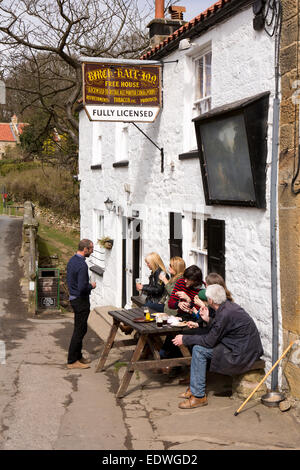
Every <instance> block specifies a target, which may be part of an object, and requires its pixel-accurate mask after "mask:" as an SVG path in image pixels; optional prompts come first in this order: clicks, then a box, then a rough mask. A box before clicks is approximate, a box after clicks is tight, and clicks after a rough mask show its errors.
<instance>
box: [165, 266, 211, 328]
mask: <svg viewBox="0 0 300 470" xmlns="http://www.w3.org/2000/svg"><path fill="white" fill-rule="evenodd" d="M204 288H205V285H204V283H203V279H202V271H201V269H200V268H198V266H196V265H195V264H194V265H192V266H189V267H188V268H187V269H185V271H184V273H183V277H182V278H180V279H178V281H177V282H176V284H175V286H174V289H173V291H172V294H171V296H170V299H169V302H168V306H169V308H171V309H173V310H175V309H177V315H178V316H179V317H181V318H182V320H187V321H189V320H191V319H192V317H191V315H192V314H193V312H192V309H193V307H194V298H195V296H196V295H198V293H199V291H200V289H204Z"/></svg>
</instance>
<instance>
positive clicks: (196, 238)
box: [191, 214, 207, 277]
mask: <svg viewBox="0 0 300 470" xmlns="http://www.w3.org/2000/svg"><path fill="white" fill-rule="evenodd" d="M191 252H192V255H193V262H194V264H196V265H197V266H199V268H201V270H202V273H203V277H205V276H206V275H207V220H206V219H205V218H204V216H201V215H198V214H193V218H192V248H191Z"/></svg>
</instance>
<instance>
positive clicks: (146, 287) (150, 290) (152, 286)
mask: <svg viewBox="0 0 300 470" xmlns="http://www.w3.org/2000/svg"><path fill="white" fill-rule="evenodd" d="M145 263H146V265H147V266H148V268H149V269H150V270H151V274H150V276H149V283H148V284H139V283H137V284H136V288H137V290H138V291H140V292H142V294H145V295H146V303H145V305H146V306H147V307H150V308H153V309H155V310H157V311H161V312H163V306H164V304H159V301H160V299H161V298H162V296H163V294H164V292H165V286H164V283H163V281H162V280H161V279H160V278H159V275H160V274H161V273H162V272H163V273H165V274H166V268H165V265H164V263H163V260H162V259H161V257H160V256H159V254H158V253H155V252H152V253H149V254H148V255H147V256H146V258H145ZM166 277H167V279H168V275H167V274H166ZM157 307H158V308H157Z"/></svg>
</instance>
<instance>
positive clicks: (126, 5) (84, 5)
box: [0, 0, 150, 144]
mask: <svg viewBox="0 0 300 470" xmlns="http://www.w3.org/2000/svg"><path fill="white" fill-rule="evenodd" d="M149 7H150V5H149V3H146V7H144V9H142V10H141V9H139V8H138V0H51V1H47V0H0V44H2V49H3V50H2V52H1V64H2V67H4V68H5V71H6V78H7V80H6V85H7V89H8V100H10V101H11V103H14V106H15V108H18V112H19V113H21V114H22V115H23V120H24V116H25V117H26V118H27V120H28V121H30V120H31V119H34V117H33V116H34V115H35V114H38V113H42V114H43V116H44V118H45V119H44V124H45V126H46V127H45V129H46V130H49V131H50V130H52V129H53V127H55V128H56V129H57V130H58V132H59V133H61V134H68V136H69V137H70V138H71V139H72V140H73V142H74V144H77V141H78V116H77V115H76V104H77V101H78V99H79V98H80V97H81V82H82V78H81V62H80V60H79V57H80V56H95V57H96V56H102V57H121V56H122V57H126V58H134V57H138V56H139V55H140V53H141V52H142V51H143V50H144V49H145V48H146V47H147V44H148V32H147V31H145V28H144V22H145V19H146V18H147V17H148V15H149V11H150V10H149ZM11 106H12V104H11ZM15 112H16V110H15ZM28 133H29V130H28Z"/></svg>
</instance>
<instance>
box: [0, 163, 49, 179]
mask: <svg viewBox="0 0 300 470" xmlns="http://www.w3.org/2000/svg"><path fill="white" fill-rule="evenodd" d="M40 167H41V163H40V162H22V161H20V160H8V159H7V160H5V159H4V160H0V175H1V176H6V175H7V174H8V173H11V172H23V171H25V170H30V169H34V168H40Z"/></svg>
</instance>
